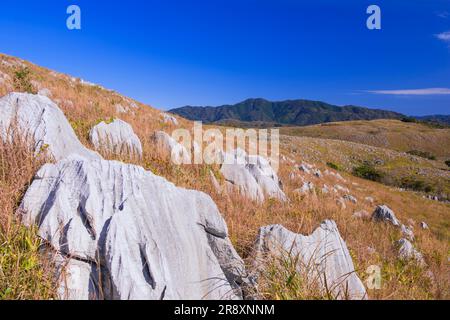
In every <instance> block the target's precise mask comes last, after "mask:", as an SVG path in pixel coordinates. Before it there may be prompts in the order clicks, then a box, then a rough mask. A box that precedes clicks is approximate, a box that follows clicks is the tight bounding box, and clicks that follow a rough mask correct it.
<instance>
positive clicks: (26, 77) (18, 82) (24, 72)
mask: <svg viewBox="0 0 450 320" xmlns="http://www.w3.org/2000/svg"><path fill="white" fill-rule="evenodd" d="M30 73H31V72H30V69H28V68H27V67H23V68H20V69H18V70H17V71H16V72H14V86H15V89H16V90H17V91H21V92H27V93H36V91H35V89H34V87H33V85H32V84H31V80H30Z"/></svg>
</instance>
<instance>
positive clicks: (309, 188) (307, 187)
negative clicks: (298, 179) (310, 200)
mask: <svg viewBox="0 0 450 320" xmlns="http://www.w3.org/2000/svg"><path fill="white" fill-rule="evenodd" d="M314 191H315V188H314V183H312V182H305V183H304V184H303V185H302V186H301V188H299V189H296V190H294V192H298V193H301V194H305V193H310V192H314Z"/></svg>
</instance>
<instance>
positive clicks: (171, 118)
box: [161, 113, 178, 126]
mask: <svg viewBox="0 0 450 320" xmlns="http://www.w3.org/2000/svg"><path fill="white" fill-rule="evenodd" d="M161 116H162V117H163V121H164V123H170V124H173V125H174V126H178V120H177V118H175V117H174V116H172V115H170V114H168V113H162V114H161Z"/></svg>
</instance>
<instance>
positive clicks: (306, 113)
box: [171, 99, 403, 126]
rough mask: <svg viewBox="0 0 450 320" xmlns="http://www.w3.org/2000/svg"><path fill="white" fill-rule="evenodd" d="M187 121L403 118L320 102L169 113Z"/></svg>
mask: <svg viewBox="0 0 450 320" xmlns="http://www.w3.org/2000/svg"><path fill="white" fill-rule="evenodd" d="M171 112H173V113H175V114H178V115H180V116H182V117H184V118H186V119H190V120H201V121H204V122H208V123H224V122H225V123H226V122H229V121H239V122H259V123H266V126H270V125H273V124H277V125H287V124H290V125H297V126H304V125H311V124H317V123H324V122H333V121H348V120H372V119H401V118H402V117H403V115H401V114H399V113H395V112H391V111H385V110H376V109H368V108H362V107H356V106H344V107H339V106H335V105H331V104H328V103H325V102H320V101H310V100H286V101H277V102H272V101H267V100H264V99H248V100H245V101H243V102H240V103H237V104H235V105H225V106H219V107H192V106H187V107H182V108H177V109H173V110H171Z"/></svg>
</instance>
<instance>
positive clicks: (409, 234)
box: [400, 224, 414, 241]
mask: <svg viewBox="0 0 450 320" xmlns="http://www.w3.org/2000/svg"><path fill="white" fill-rule="evenodd" d="M400 230H401V232H402V235H403V236H404V237H405V238H407V239H408V240H410V241H414V231H413V229H412V228H411V227H407V226H405V225H404V224H402V225H401V226H400Z"/></svg>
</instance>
